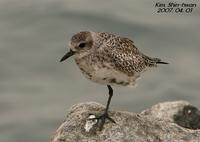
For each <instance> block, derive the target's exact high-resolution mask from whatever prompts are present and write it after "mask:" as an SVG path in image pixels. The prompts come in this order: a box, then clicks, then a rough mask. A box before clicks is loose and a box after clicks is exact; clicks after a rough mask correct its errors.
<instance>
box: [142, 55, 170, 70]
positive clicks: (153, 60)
mask: <svg viewBox="0 0 200 142" xmlns="http://www.w3.org/2000/svg"><path fill="white" fill-rule="evenodd" d="M143 58H144V59H145V64H146V66H149V67H156V66H157V64H169V63H167V62H163V61H161V59H160V58H151V57H148V56H145V55H144V56H143Z"/></svg>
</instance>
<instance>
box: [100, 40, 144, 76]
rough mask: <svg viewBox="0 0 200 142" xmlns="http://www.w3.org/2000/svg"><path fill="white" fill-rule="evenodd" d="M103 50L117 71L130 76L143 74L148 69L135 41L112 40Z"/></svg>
mask: <svg viewBox="0 0 200 142" xmlns="http://www.w3.org/2000/svg"><path fill="white" fill-rule="evenodd" d="M102 50H103V51H104V54H107V58H109V59H110V61H112V62H113V64H114V66H115V68H116V69H117V70H119V71H121V72H124V73H126V74H128V75H130V76H131V75H134V74H135V73H137V72H142V71H143V70H144V68H145V67H146V66H145V62H144V59H143V57H142V55H141V53H140V52H139V50H138V49H137V48H136V47H135V46H134V44H133V41H132V40H130V39H128V38H122V37H115V38H114V39H110V40H108V42H107V43H105V44H104V47H103V48H102Z"/></svg>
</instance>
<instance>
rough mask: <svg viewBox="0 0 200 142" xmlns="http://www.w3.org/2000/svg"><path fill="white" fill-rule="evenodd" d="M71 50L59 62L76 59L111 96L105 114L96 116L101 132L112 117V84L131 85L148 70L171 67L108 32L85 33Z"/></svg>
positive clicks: (84, 71)
mask: <svg viewBox="0 0 200 142" xmlns="http://www.w3.org/2000/svg"><path fill="white" fill-rule="evenodd" d="M69 46H70V50H69V52H68V53H66V54H65V55H64V56H63V57H62V59H61V60H60V62H62V61H64V60H66V59H67V58H69V57H70V56H73V57H74V59H75V62H76V64H77V65H78V67H79V68H80V70H81V72H82V73H83V75H84V76H85V77H86V78H88V79H89V80H91V81H93V82H96V83H99V84H104V85H107V88H108V90H109V93H108V94H109V97H108V101H107V105H106V108H105V111H104V113H103V114H102V115H100V116H99V117H97V119H98V120H99V126H100V130H101V129H102V128H103V125H104V123H105V120H106V119H108V120H110V121H111V122H113V123H115V121H114V120H113V119H112V118H111V117H109V114H108V109H109V105H110V101H111V98H112V96H113V89H112V87H111V85H122V86H132V85H134V84H135V82H136V79H137V78H138V77H139V76H140V74H141V73H142V72H144V71H145V70H146V69H147V68H148V67H156V66H157V64H168V63H166V62H163V61H161V59H159V58H152V57H149V56H146V55H145V54H143V53H142V52H140V51H139V50H138V48H136V47H135V46H134V44H133V41H132V40H130V39H128V38H126V37H120V36H118V35H114V34H110V33H106V32H92V31H82V32H79V33H76V34H75V35H73V36H72V38H71V41H70V44H69Z"/></svg>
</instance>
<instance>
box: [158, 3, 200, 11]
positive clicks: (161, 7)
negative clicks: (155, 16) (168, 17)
mask: <svg viewBox="0 0 200 142" xmlns="http://www.w3.org/2000/svg"><path fill="white" fill-rule="evenodd" d="M155 7H156V8H157V9H156V12H157V13H192V12H193V11H194V9H195V8H196V7H197V4H195V3H184V2H182V3H176V2H168V3H163V2H156V3H155Z"/></svg>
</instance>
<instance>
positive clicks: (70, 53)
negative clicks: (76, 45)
mask: <svg viewBox="0 0 200 142" xmlns="http://www.w3.org/2000/svg"><path fill="white" fill-rule="evenodd" d="M74 53H75V52H74V51H72V50H71V49H70V51H69V52H67V53H66V54H65V55H64V56H63V57H62V58H61V60H60V62H62V61H64V60H66V59H67V58H69V57H71V56H72V55H74Z"/></svg>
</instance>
